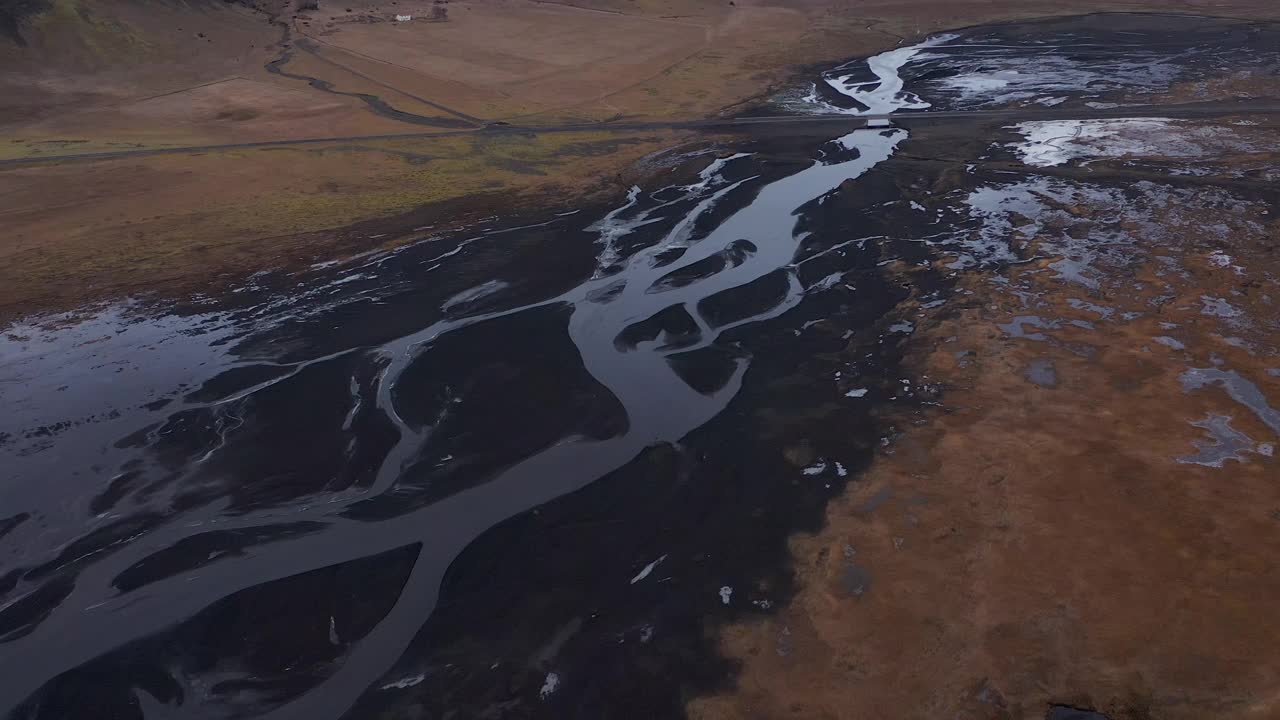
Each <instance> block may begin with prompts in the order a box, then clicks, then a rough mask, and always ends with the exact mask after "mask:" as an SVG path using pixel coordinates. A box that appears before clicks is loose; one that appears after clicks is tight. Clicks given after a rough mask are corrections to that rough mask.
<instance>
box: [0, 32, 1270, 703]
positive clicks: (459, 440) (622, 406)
mask: <svg viewBox="0 0 1280 720" xmlns="http://www.w3.org/2000/svg"><path fill="white" fill-rule="evenodd" d="M1151 28H1154V29H1151ZM1116 33H1127V34H1128V35H1129V36H1132V37H1130V38H1129V40H1128V44H1127V45H1120V44H1118V41H1117V36H1116V35H1115V34H1116ZM1275 39H1276V33H1275V30H1274V28H1272V27H1270V26H1261V25H1247V24H1243V23H1230V22H1228V23H1212V22H1207V21H1192V20H1188V19H1169V18H1159V19H1151V18H1146V17H1140V16H1126V17H1125V18H1124V20H1123V22H1122V23H1115V22H1111V21H1108V23H1106V24H1105V27H1104V26H1102V25H1100V24H1099V22H1098V21H1097V20H1096V19H1085V20H1083V21H1070V22H1067V21H1055V23H1050V24H1042V23H1031V24H1026V25H1022V26H1002V27H999V28H994V29H975V30H971V31H963V32H960V33H957V34H955V35H954V36H946V37H943V38H938V39H935V40H932V41H928V42H926V43H924V44H922V45H921V46H919V47H916V48H914V49H913V48H904V49H900V50H897V51H892V52H891V53H886V54H885V55H882V56H878V57H877V58H875V59H873V60H872V62H870V63H867V62H865V61H859V62H857V63H854V64H852V65H850V66H848V67H846V68H845V69H843V70H837V71H833V72H831V73H827V74H826V75H825V76H824V77H825V78H826V80H830V81H832V82H827V81H823V82H820V83H816V84H815V86H814V87H815V88H818V89H815V90H814V92H813V93H812V94H811V97H809V98H808V99H807V100H805V102H808V103H809V104H810V105H811V106H812V107H814V108H817V109H825V110H829V109H830V108H831V107H839V108H842V109H844V110H847V111H851V112H861V111H870V112H884V111H885V109H886V108H887V109H901V110H904V111H913V112H926V111H927V109H928V108H927V107H926V106H931V107H953V108H967V107H980V106H981V107H987V106H992V105H996V106H1009V105H1014V106H1016V105H1018V104H1036V105H1039V106H1057V105H1060V106H1062V107H1063V108H1064V109H1067V108H1074V109H1077V110H1081V111H1083V110H1085V109H1087V108H1088V103H1090V102H1092V103H1117V102H1125V101H1127V100H1126V98H1127V97H1128V96H1129V94H1131V93H1140V94H1153V93H1158V92H1163V91H1166V90H1168V89H1169V87H1170V86H1171V85H1172V84H1173V83H1176V82H1180V81H1182V80H1185V79H1188V78H1197V77H1201V76H1202V73H1203V72H1208V71H1205V70H1204V68H1205V67H1206V63H1208V62H1209V60H1208V59H1212V60H1213V62H1217V63H1218V65H1213V66H1212V67H1214V68H1219V66H1220V67H1222V68H1226V67H1229V66H1232V67H1239V65H1238V64H1239V63H1244V62H1246V60H1247V61H1248V62H1251V63H1253V64H1254V65H1255V66H1257V67H1259V68H1265V67H1275V65H1276V63H1277V62H1280V59H1278V58H1277V57H1276V48H1277V47H1278V46H1277V44H1276V43H1275ZM1267 43H1270V44H1269V45H1268V44H1267ZM1068 47H1070V48H1076V49H1066V48H1068ZM1214 47H1218V48H1221V50H1222V52H1220V53H1218V54H1215V53H1214V52H1212V48H1214ZM992 48H998V50H999V51H998V52H996V51H995V50H993V49H992ZM1079 48H1086V49H1083V50H1082V49H1079ZM1241 48H1243V50H1241ZM895 53H896V54H895ZM1268 53H1269V54H1268ZM1059 57H1060V59H1055V58H1059ZM1187 58H1191V60H1187ZM1206 58H1208V59H1206ZM1268 63H1270V65H1268ZM900 71H901V72H900ZM1029 77H1031V78H1038V80H1034V81H1033V80H1029V79H1028V78H1029ZM899 80H900V81H902V82H903V83H904V85H903V87H901V88H898V87H896V86H895V83H896V82H897V81H899ZM1002 83H1003V84H1002ZM841 88H843V90H841ZM801 95H805V93H801ZM1058 98H1063V99H1062V100H1058ZM784 102H786V103H788V106H789V107H792V108H796V107H803V106H802V105H796V102H798V101H797V100H796V99H795V98H791V99H789V100H785V101H784ZM1067 117H1072V116H1067ZM1074 117H1076V118H1079V117H1081V116H1080V115H1076V116H1074ZM918 122H919V121H913V124H912V125H911V131H910V132H908V131H907V130H904V129H902V128H894V127H884V128H869V129H864V130H857V131H853V132H849V133H847V134H845V135H843V136H841V137H839V138H834V139H833V138H826V137H807V136H783V137H777V136H774V137H767V138H766V137H760V138H757V139H755V140H744V141H743V142H742V143H740V144H737V145H734V146H716V147H708V148H705V149H704V150H701V151H695V152H692V153H688V154H686V155H682V156H672V157H669V158H666V160H665V161H664V162H665V164H666V167H668V168H670V169H671V170H670V172H665V173H663V174H662V178H663V179H662V180H661V181H653V182H651V183H649V184H647V185H646V186H645V187H642V188H634V189H632V190H631V191H630V192H629V193H628V194H627V196H626V197H620V198H618V199H617V201H616V202H614V203H611V204H608V205H606V206H602V207H583V208H570V207H566V208H560V209H558V210H551V211H548V212H547V213H545V214H543V215H540V216H536V217H526V218H507V217H495V218H494V219H493V220H491V221H488V222H486V223H482V224H481V225H478V226H476V227H473V228H468V229H465V230H463V231H461V232H458V233H450V234H447V235H440V236H433V235H431V234H430V230H429V229H424V230H422V231H420V233H419V235H420V237H419V238H418V239H416V241H415V242H413V243H411V244H410V245H408V246H407V247H405V248H403V249H401V250H399V251H396V252H393V253H388V254H384V255H378V256H371V257H367V258H364V259H361V260H358V261H354V262H351V263H347V264H344V265H341V266H333V267H317V268H315V269H313V271H312V272H310V273H308V274H306V275H305V276H300V277H297V278H290V279H287V282H288V283H289V285H290V287H289V288H288V289H287V290H282V289H281V283H282V282H283V281H282V279H280V278H263V279H262V282H261V283H260V284H259V285H252V284H251V285H248V286H246V288H245V289H244V291H243V292H242V293H240V295H239V297H237V298H232V299H229V300H223V299H218V300H212V301H210V302H209V303H208V308H207V310H205V311H202V312H198V313H197V312H184V313H182V314H167V315H166V314H163V313H160V314H157V312H156V311H155V310H154V309H153V308H143V307H130V306H122V307H115V308H109V309H106V310H101V311H94V312H93V313H87V314H86V315H85V316H81V317H76V318H62V319H46V320H45V321H42V322H37V323H31V324H28V325H24V326H18V327H12V328H10V329H9V330H8V336H7V338H6V339H5V340H3V344H2V345H0V351H2V352H3V356H2V357H3V360H2V361H0V380H3V384H2V385H0V392H2V393H3V398H4V402H5V406H6V408H7V409H8V411H9V412H7V413H6V417H5V420H4V424H3V425H0V457H3V458H4V465H3V468H4V470H3V484H2V485H0V499H2V500H3V505H2V506H0V507H3V511H2V512H3V515H4V518H3V519H2V520H0V573H2V574H0V592H3V593H4V596H3V602H4V603H5V604H4V605H3V606H2V607H0V673H3V675H4V677H5V682H4V683H3V684H2V685H0V709H3V711H6V712H9V713H10V714H11V716H12V717H31V718H60V717H85V714H84V713H85V709H86V708H93V711H92V716H94V717H103V718H108V717H110V718H135V717H148V718H167V717H175V718H176V717H182V718H187V717H190V718H206V717H280V718H302V717H305V718H321V717H360V718H364V717H405V718H417V717H423V718H428V717H431V718H434V717H446V716H447V717H477V718H478V717H556V718H565V717H580V718H601V717H627V718H630V717H636V718H649V717H673V716H679V715H681V714H682V712H683V705H684V702H685V701H686V700H687V699H688V698H689V697H690V696H692V695H694V694H697V693H700V692H707V691H710V690H713V689H715V688H717V687H721V686H723V684H725V683H727V682H729V681H731V679H732V674H733V668H732V667H731V666H730V665H729V664H728V663H726V662H724V661H722V660H720V659H719V655H718V653H717V651H716V638H715V634H714V630H715V628H716V626H717V625H718V624H719V623H721V622H723V621H725V620H727V619H732V618H736V617H740V616H742V615H743V614H747V613H768V612H771V611H772V609H773V608H774V607H775V606H776V605H778V604H779V603H781V602H784V601H785V600H786V599H787V597H788V594H789V592H790V587H789V582H790V581H789V577H790V574H789V570H788V566H787V561H788V556H787V552H786V543H785V541H786V538H787V536H788V535H789V534H791V533H793V532H795V531H797V530H803V529H806V528H809V529H812V528H815V527H816V526H817V525H818V524H819V523H820V521H821V518H822V509H823V507H824V505H825V503H826V501H827V500H828V499H829V498H831V497H833V496H835V495H838V494H839V493H840V492H841V489H842V487H843V485H844V484H845V483H846V482H851V481H856V478H857V475H858V472H859V470H860V469H861V468H863V467H864V466H865V465H866V463H867V462H868V461H869V460H870V458H871V456H872V454H873V452H875V451H876V449H878V448H880V447H882V446H889V445H891V443H892V438H893V435H894V423H895V422H897V423H901V422H909V421H910V418H911V417H912V409H913V408H915V407H917V406H919V405H920V404H921V403H929V402H932V401H933V400H934V399H935V397H936V394H937V392H938V391H939V388H936V387H933V386H932V385H930V383H929V380H928V379H927V378H915V377H910V376H908V375H906V374H904V372H903V370H902V369H901V367H900V361H901V359H902V353H903V350H904V344H905V343H907V342H908V341H909V339H910V337H911V333H912V331H913V323H914V322H915V321H916V319H917V317H918V314H919V313H920V312H922V311H931V312H946V308H947V303H949V302H951V303H959V302H964V298H963V297H959V298H956V297H952V295H951V292H950V289H951V286H952V280H953V278H954V277H955V274H956V273H957V272H963V271H967V270H971V269H991V268H998V267H1000V266H1001V264H1003V263H1010V262H1019V261H1021V260H1023V259H1025V255H1026V253H1025V248H1023V247H1021V246H1019V244H1018V243H1017V242H1016V239H1011V238H1012V236H1013V235H1015V234H1014V233H1012V231H1011V226H1009V227H1006V226H1001V225H999V222H1007V220H1006V219H1005V218H1006V214H1009V213H1012V212H1014V211H1016V212H1020V213H1023V214H1030V213H1031V206H1032V204H1033V203H1034V202H1035V199H1036V198H1038V197H1043V196H1044V195H1045V193H1051V192H1069V191H1067V190H1062V189H1061V188H1060V187H1055V186H1053V185H1052V183H1053V182H1058V183H1072V182H1078V181H1079V180H1080V178H1081V177H1082V176H1083V175H1085V174H1086V171H1085V169H1084V168H1082V167H1080V166H1079V165H1078V164H1075V163H1074V162H1073V161H1074V160H1075V159H1076V158H1077V157H1079V156H1082V155H1083V154H1087V153H1105V149H1098V148H1095V147H1091V146H1090V147H1083V148H1082V149H1081V148H1076V147H1075V146H1071V147H1070V148H1066V146H1064V145H1063V144H1062V143H1059V142H1057V140H1058V138H1057V136H1056V135H1053V134H1052V131H1053V130H1054V128H1053V127H1049V128H1048V129H1047V130H1046V128H1045V127H1044V126H1035V127H1025V128H1021V129H1018V130H1016V131H1015V130H1013V129H1010V128H1002V127H999V126H988V125H983V124H981V123H978V122H973V123H970V124H963V123H954V122H953V123H950V124H948V125H946V126H945V127H944V126H939V127H926V126H925V124H924V123H919V124H918V125H917V124H916V123H918ZM1083 127H1085V128H1091V129H1090V130H1089V131H1088V132H1094V133H1095V135H1097V136H1098V137H1101V138H1103V139H1109V140H1113V139H1114V138H1116V137H1122V135H1120V134H1119V133H1121V132H1122V131H1123V128H1122V129H1121V130H1116V129H1115V128H1114V127H1111V126H1107V127H1106V128H1103V129H1102V130H1097V128H1094V127H1093V126H1088V125H1086V126H1083ZM1069 129H1070V130H1071V132H1072V133H1074V134H1073V135H1072V137H1077V136H1079V135H1080V132H1079V131H1078V130H1077V129H1076V126H1072V127H1071V128H1069ZM1247 130H1248V128H1243V129H1241V132H1242V133H1245V132H1246V131H1247ZM1046 132H1049V133H1050V136H1049V139H1048V140H1045V139H1044V138H1043V137H1042V136H1043V135H1044V134H1045V133H1046ZM1088 132H1085V133H1084V135H1085V136H1086V137H1087V136H1088ZM1107 133H1111V134H1107ZM1247 141H1248V138H1247V137H1245V138H1243V139H1241V140H1240V142H1242V143H1243V142H1247ZM1187 142H1190V141H1187ZM1064 148H1066V149H1064ZM1072 153H1077V154H1076V155H1073V154H1072ZM1104 156H1105V154H1104ZM1059 161H1061V162H1059ZM1046 163H1051V165H1045V164H1046ZM1030 167H1041V168H1043V167H1049V168H1052V169H1049V170H1042V171H1041V170H1033V169H1029V168H1030ZM1174 169H1175V170H1176V167H1175V168H1174ZM1137 170H1138V168H1135V172H1136V171H1137ZM1169 170H1170V168H1169V167H1159V168H1155V169H1154V170H1152V169H1150V168H1147V169H1146V170H1143V171H1144V172H1157V173H1160V172H1168V171H1169ZM1040 173H1044V174H1040ZM1050 176H1053V177H1056V178H1057V179H1056V180H1055V179H1053V177H1050ZM1192 180H1193V178H1191V177H1183V178H1182V179H1178V180H1173V179H1171V180H1170V182H1177V183H1181V182H1191V181H1192ZM1019 182H1021V183H1023V184H1024V185H1025V186H1026V187H1023V186H1018V185H1017V183H1019ZM1251 182H1255V180H1254V179H1251V178H1248V177H1242V178H1240V180H1239V183H1240V188H1239V190H1238V191H1239V192H1240V193H1243V194H1245V195H1248V194H1249V193H1251V192H1259V191H1257V190H1256V189H1250V185H1249V183H1251ZM1028 188H1029V189H1028ZM1112 191H1114V192H1122V191H1121V190H1116V189H1114V188H1112V189H1111V190H1106V192H1112ZM1081 192H1083V191H1081ZM1089 192H1094V193H1095V195H1092V196H1088V197H1091V198H1092V199H1093V200H1095V201H1101V200H1100V199H1105V198H1104V196H1103V195H1098V194H1096V193H1103V192H1104V190H1095V189H1090V190H1089ZM1162 192H1163V191H1162ZM1001 193H1003V194H1001ZM1037 193H1038V194H1037ZM1108 197H1109V196H1108ZM1010 208H1013V211H1010ZM500 212H501V208H495V213H499V214H500ZM997 216H998V217H997ZM1010 216H1012V215H1010ZM997 220H998V221H999V222H997ZM1002 228H1003V230H1002ZM406 231H407V229H406ZM1002 231H1003V232H1005V233H1006V234H1005V235H1001V234H1000V233H1001V232H1002ZM1086 240H1087V239H1086ZM1061 250H1062V254H1064V255H1066V256H1067V257H1068V259H1074V261H1075V263H1076V264H1075V265H1070V266H1069V267H1068V266H1064V267H1067V268H1068V270H1070V271H1072V272H1076V273H1077V274H1078V275H1079V277H1081V278H1084V279H1086V280H1087V278H1088V272H1087V271H1088V268H1087V266H1088V263H1089V262H1090V261H1091V260H1092V258H1093V257H1095V256H1096V255H1097V252H1095V250H1096V248H1093V247H1092V246H1090V245H1089V243H1088V242H1082V244H1081V245H1079V246H1070V247H1068V246H1066V245H1064V246H1063V248H1062V249H1061ZM1089 252H1094V255H1088V253H1089ZM1073 253H1074V254H1073ZM1086 255H1088V257H1086ZM868 582H870V581H869V579H867V578H860V577H854V578H852V579H851V583H852V584H853V585H856V586H857V587H858V588H863V589H865V588H864V586H865V585H866V584H867V583H868ZM852 591H853V589H852V588H851V592H852ZM859 591H861V590H859Z"/></svg>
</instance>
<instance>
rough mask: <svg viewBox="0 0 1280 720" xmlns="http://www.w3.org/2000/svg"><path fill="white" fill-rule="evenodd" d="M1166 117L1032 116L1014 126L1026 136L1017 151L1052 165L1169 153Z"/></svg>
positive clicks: (1036, 162)
mask: <svg viewBox="0 0 1280 720" xmlns="http://www.w3.org/2000/svg"><path fill="white" fill-rule="evenodd" d="M1170 122H1171V121H1169V120H1166V119H1163V118H1122V119H1114V120H1031V121H1027V122H1022V123H1018V124H1017V125H1015V126H1014V128H1015V129H1016V130H1017V131H1018V132H1020V133H1022V135H1023V136H1024V137H1026V141H1025V142H1021V143H1014V144H1012V146H1011V147H1012V148H1013V150H1014V152H1016V153H1017V154H1018V156H1019V157H1021V158H1022V161H1023V162H1024V163H1026V164H1028V165H1034V166H1036V167H1053V166H1055V165H1063V164H1066V163H1067V162H1069V161H1071V160H1074V159H1076V158H1084V157H1097V158H1103V157H1122V156H1125V155H1153V154H1162V155H1170V148H1169V147H1168V143H1167V140H1168V138H1167V137H1165V136H1166V135H1167V132H1168V130H1169V124H1170Z"/></svg>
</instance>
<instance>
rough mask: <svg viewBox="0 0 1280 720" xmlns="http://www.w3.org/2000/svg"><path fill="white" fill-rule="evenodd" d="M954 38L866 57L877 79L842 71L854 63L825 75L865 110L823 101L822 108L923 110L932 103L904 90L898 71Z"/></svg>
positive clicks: (848, 111) (849, 112)
mask: <svg viewBox="0 0 1280 720" xmlns="http://www.w3.org/2000/svg"><path fill="white" fill-rule="evenodd" d="M955 38H956V36H955V35H937V36H935V37H931V38H929V39H927V40H925V41H924V42H922V43H918V44H916V45H909V46H907V47H901V48H897V49H894V50H890V51H888V52H883V53H880V54H879V55H873V56H872V57H869V58H867V60H866V70H869V71H870V72H871V74H872V75H874V76H875V79H869V78H866V75H865V73H862V72H850V73H844V74H839V73H840V72H841V71H842V70H846V69H848V68H849V67H850V66H852V65H853V64H854V63H850V64H849V65H842V66H841V67H838V68H836V69H835V70H834V71H833V72H832V74H830V75H827V76H825V77H824V78H823V80H824V81H825V82H826V83H827V85H829V86H831V88H832V89H833V90H835V91H836V92H838V93H840V94H841V95H844V96H846V97H849V98H852V99H853V100H855V101H856V102H858V103H860V104H861V105H863V106H864V107H865V108H866V109H865V110H858V109H854V108H840V107H836V106H834V105H830V104H829V103H822V105H824V106H825V107H823V109H824V110H825V111H827V112H838V113H843V114H846V115H887V114H889V113H892V112H896V111H898V110H923V109H924V108H927V107H929V106H930V105H929V103H927V102H925V101H923V100H921V99H920V98H919V97H918V96H916V95H915V94H914V93H909V92H905V91H904V90H903V86H904V82H903V80H902V76H901V75H899V74H898V71H899V70H900V69H902V67H903V66H904V65H906V64H907V63H909V62H912V61H920V60H923V59H926V58H928V57H931V56H929V55H927V54H924V53H925V51H926V50H928V49H929V48H931V47H935V46H938V45H942V44H945V43H947V42H949V41H951V40H954V39H955ZM859 62H861V61H859ZM859 70H861V68H859ZM815 98H816V93H815Z"/></svg>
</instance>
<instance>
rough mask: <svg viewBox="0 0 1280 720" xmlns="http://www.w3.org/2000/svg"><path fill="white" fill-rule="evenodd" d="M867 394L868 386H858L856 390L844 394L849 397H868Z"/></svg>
mask: <svg viewBox="0 0 1280 720" xmlns="http://www.w3.org/2000/svg"><path fill="white" fill-rule="evenodd" d="M866 395H867V389H866V388H857V389H854V390H850V391H849V392H847V393H845V394H844V396H845V397H847V398H860V397H866Z"/></svg>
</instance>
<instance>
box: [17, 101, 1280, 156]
mask: <svg viewBox="0 0 1280 720" xmlns="http://www.w3.org/2000/svg"><path fill="white" fill-rule="evenodd" d="M1275 113H1280V100H1238V101H1236V100H1233V101H1214V102H1202V103H1187V104H1180V105H1134V106H1128V107H1118V108H1109V109H1058V108H1044V109H1039V108H1035V109H1033V108H1019V109H1015V110H941V111H932V112H930V111H925V112H904V113H894V114H892V115H889V114H876V115H843V114H817V115H766V116H759V117H737V118H724V119H711V120H688V121H683V122H596V123H576V124H565V125H552V126H521V125H507V124H503V123H490V124H487V125H485V126H483V127H480V128H475V129H465V130H442V131H432V132H416V133H389V134H382V135H346V136H338V137H320V138H294V139H288V140H263V141H260V142H249V143H229V144H225V145H187V146H181V147H168V148H137V149H132V150H111V151H105V152H89V153H73V154H67V155H45V156H41V157H30V158H12V159H8V160H0V167H12V166H18V165H42V164H48V163H62V162H80V161H92V160H112V159H116V158H125V157H145V156H148V155H173V154H181V153H193V154H194V153H204V152H216V151H219V150H251V149H254V148H272V147H291V146H299V145H319V144H324V143H348V142H369V141H376V140H413V139H421V138H433V137H449V136H457V135H539V134H547V133H564V132H587V131H589V132H637V131H644V130H729V131H732V130H734V129H739V130H748V129H750V128H752V127H779V126H781V127H788V126H789V127H794V128H796V129H800V128H804V127H812V126H821V125H829V126H840V127H845V128H850V127H862V126H865V125H867V124H869V123H871V122H882V121H885V120H892V121H893V122H895V123H899V124H904V125H910V124H912V123H918V122H937V121H963V120H1005V121H1020V120H1048V119H1073V120H1078V119H1084V118H1098V119H1102V118H1125V117H1153V116H1154V117H1164V118H1196V117H1215V116H1221V115H1235V114H1275Z"/></svg>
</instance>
